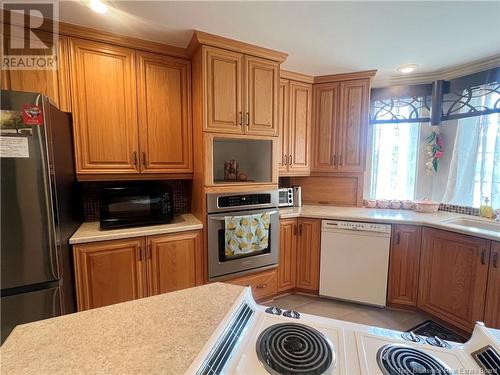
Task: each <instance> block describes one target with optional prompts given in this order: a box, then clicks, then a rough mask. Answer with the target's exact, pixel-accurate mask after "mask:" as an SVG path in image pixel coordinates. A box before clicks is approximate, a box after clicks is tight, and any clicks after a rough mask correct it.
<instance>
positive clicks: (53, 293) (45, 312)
mask: <svg viewBox="0 0 500 375" xmlns="http://www.w3.org/2000/svg"><path fill="white" fill-rule="evenodd" d="M59 315H61V294H60V289H59V287H58V286H54V287H52V288H48V289H41V290H37V291H34V292H28V293H21V294H15V295H12V296H7V297H2V312H1V317H2V337H1V339H2V343H3V342H4V341H5V339H6V338H7V336H8V335H9V334H10V333H11V331H12V330H13V329H14V327H15V326H17V325H19V324H24V323H29V322H34V321H37V320H42V319H48V318H52V317H55V316H59Z"/></svg>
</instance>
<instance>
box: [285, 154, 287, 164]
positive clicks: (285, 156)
mask: <svg viewBox="0 0 500 375" xmlns="http://www.w3.org/2000/svg"><path fill="white" fill-rule="evenodd" d="M285 165H288V155H285Z"/></svg>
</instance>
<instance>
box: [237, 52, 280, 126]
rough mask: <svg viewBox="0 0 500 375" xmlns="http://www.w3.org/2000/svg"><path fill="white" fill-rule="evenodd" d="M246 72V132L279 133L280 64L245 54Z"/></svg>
mask: <svg viewBox="0 0 500 375" xmlns="http://www.w3.org/2000/svg"><path fill="white" fill-rule="evenodd" d="M245 72H246V74H245V76H246V79H245V87H246V118H245V120H246V129H245V133H247V134H254V135H270V136H275V135H278V95H279V93H278V90H279V64H278V63H277V62H274V61H269V60H265V59H260V58H257V57H251V56H245Z"/></svg>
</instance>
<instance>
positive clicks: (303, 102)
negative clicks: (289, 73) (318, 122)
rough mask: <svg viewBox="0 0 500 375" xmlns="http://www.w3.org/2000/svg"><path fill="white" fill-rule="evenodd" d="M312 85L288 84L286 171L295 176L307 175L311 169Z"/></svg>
mask: <svg viewBox="0 0 500 375" xmlns="http://www.w3.org/2000/svg"><path fill="white" fill-rule="evenodd" d="M311 103H312V85H309V84H307V83H300V82H293V81H291V82H290V133H289V139H290V143H289V149H288V152H289V156H288V170H289V171H290V172H293V174H295V175H301V174H302V175H303V174H308V173H309V171H310V168H311V163H310V144H311Z"/></svg>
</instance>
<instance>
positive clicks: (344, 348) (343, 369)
mask: <svg viewBox="0 0 500 375" xmlns="http://www.w3.org/2000/svg"><path fill="white" fill-rule="evenodd" d="M243 302H246V303H247V304H248V305H249V306H251V307H253V308H254V310H255V314H254V315H253V317H252V318H251V320H250V321H249V323H248V325H247V328H246V329H245V331H244V332H243V333H242V335H241V336H240V339H239V341H238V343H237V344H236V346H235V348H234V349H233V351H232V354H231V356H230V359H229V361H228V362H227V364H226V365H225V366H224V368H223V370H222V371H218V372H214V373H215V374H235V375H261V374H262V375H267V374H269V372H268V371H267V370H266V369H265V368H264V366H263V365H262V364H261V362H260V361H259V359H258V357H257V351H256V343H257V338H258V337H259V335H260V333H261V332H262V331H264V330H265V329H266V328H268V327H270V326H272V325H275V324H279V323H301V324H304V325H307V326H310V327H312V328H315V329H317V330H318V331H320V332H321V333H323V335H324V336H326V337H327V338H328V340H329V341H330V342H331V344H332V346H333V351H334V360H335V367H334V369H333V372H331V374H333V375H355V374H360V375H373V374H383V372H382V370H381V369H380V367H379V365H378V363H377V352H378V350H379V349H380V348H381V347H383V346H384V345H387V344H398V345H406V346H409V347H412V348H416V349H419V350H421V351H423V352H425V353H427V354H429V355H431V356H433V357H434V358H436V359H438V360H440V361H441V362H443V363H444V364H446V365H447V366H448V367H449V368H451V369H452V370H453V373H454V374H481V373H483V372H484V371H483V372H482V370H481V369H480V368H479V366H478V365H477V364H476V362H475V361H474V360H473V358H472V357H471V355H470V353H472V352H474V351H475V350H478V349H480V348H483V347H484V346H486V345H491V346H493V347H494V348H496V349H497V350H499V351H500V344H499V341H498V338H496V336H495V335H494V334H493V331H491V330H488V329H487V328H485V327H484V326H482V325H480V324H478V325H476V328H475V330H474V333H473V336H472V338H471V339H470V340H469V341H468V342H467V343H465V344H459V343H453V342H448V343H449V344H450V345H451V348H449V349H446V348H439V347H435V346H431V345H430V344H428V343H413V342H409V341H406V340H404V339H403V338H402V337H401V333H402V332H399V331H393V330H388V329H383V328H377V327H370V326H365V325H361V324H356V323H351V322H345V321H341V320H336V319H330V318H324V317H319V316H315V315H309V314H300V318H299V319H293V318H289V317H284V316H283V315H279V316H278V315H272V314H269V313H266V312H265V309H266V308H267V306H259V305H256V304H255V302H254V301H253V299H252V298H251V295H250V293H249V292H247V293H243V295H242V297H241V298H240V300H239V301H237V302H236V303H235V306H234V307H233V310H234V311H236V310H237V309H238V307H239V306H240V305H241V303H243ZM283 311H284V310H283ZM299 313H300V311H299ZM230 315H231V312H230V313H229V314H228V316H227V317H226V319H225V321H223V322H222V323H221V326H220V327H219V328H218V329H217V331H216V332H215V333H214V335H213V337H212V339H211V340H210V341H209V342H208V343H207V345H206V346H205V348H204V350H203V351H202V352H201V353H200V355H199V356H198V358H197V359H196V360H195V361H194V362H193V364H192V365H191V367H190V369H189V370H188V373H194V374H196V373H197V371H198V369H199V368H200V366H201V365H202V363H203V361H204V359H205V358H206V357H207V356H208V354H209V352H210V350H211V348H212V347H213V346H214V345H215V344H216V342H217V339H218V337H219V336H220V335H221V333H222V331H223V329H224V328H225V326H226V325H227V324H228V322H229V318H230Z"/></svg>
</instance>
